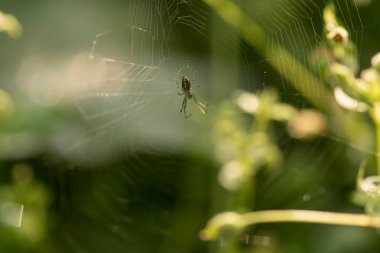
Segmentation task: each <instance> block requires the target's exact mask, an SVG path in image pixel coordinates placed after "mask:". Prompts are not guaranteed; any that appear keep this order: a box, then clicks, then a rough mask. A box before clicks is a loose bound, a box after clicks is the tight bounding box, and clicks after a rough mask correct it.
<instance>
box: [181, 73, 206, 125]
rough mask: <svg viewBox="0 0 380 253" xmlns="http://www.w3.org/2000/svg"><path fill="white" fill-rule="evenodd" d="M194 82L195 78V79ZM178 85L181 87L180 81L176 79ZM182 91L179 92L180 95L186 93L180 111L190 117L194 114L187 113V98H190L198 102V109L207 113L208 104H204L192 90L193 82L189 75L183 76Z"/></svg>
mask: <svg viewBox="0 0 380 253" xmlns="http://www.w3.org/2000/svg"><path fill="white" fill-rule="evenodd" d="M193 82H194V79H193ZM176 83H177V87H178V89H179V84H178V81H177V80H176ZM181 84H182V88H181V89H182V92H178V95H184V98H183V102H182V107H181V110H180V111H179V112H182V111H183V113H184V114H185V118H189V117H190V116H191V115H192V114H191V113H190V114H187V113H186V105H187V100H188V99H194V101H195V103H196V104H197V107H198V109H199V110H200V111H201V112H202V113H203V114H206V113H207V106H208V104H206V105H204V104H203V103H201V102H199V101H198V100H197V98H196V97H195V95H194V94H193V93H192V92H191V82H190V79H189V78H188V77H187V76H182V82H181Z"/></svg>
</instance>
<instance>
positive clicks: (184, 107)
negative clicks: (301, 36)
mask: <svg viewBox="0 0 380 253" xmlns="http://www.w3.org/2000/svg"><path fill="white" fill-rule="evenodd" d="M186 106H187V96H185V97H184V98H183V102H182V108H181V110H180V112H182V111H183V113H184V114H185V118H188V117H190V116H191V115H192V114H191V113H190V114H187V113H186Z"/></svg>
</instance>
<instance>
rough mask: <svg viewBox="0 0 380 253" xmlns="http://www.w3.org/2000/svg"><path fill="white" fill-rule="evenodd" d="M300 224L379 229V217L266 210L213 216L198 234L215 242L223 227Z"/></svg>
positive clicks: (308, 211) (240, 227)
mask: <svg viewBox="0 0 380 253" xmlns="http://www.w3.org/2000/svg"><path fill="white" fill-rule="evenodd" d="M278 222H301V223H318V224H330V225H343V226H356V227H368V228H379V227H380V217H379V216H371V215H367V214H355V213H337V212H324V211H310V210H294V209H293V210H268V211H257V212H249V213H246V214H238V213H234V212H226V213H221V214H218V215H216V216H214V217H213V218H212V219H211V220H210V221H209V223H208V224H207V226H206V228H205V229H203V230H202V231H201V233H200V237H201V239H203V240H215V239H217V238H218V237H219V236H220V231H221V229H222V228H223V227H225V226H228V227H230V228H232V227H235V228H236V231H240V230H241V229H243V228H245V227H247V226H251V225H254V224H258V223H278Z"/></svg>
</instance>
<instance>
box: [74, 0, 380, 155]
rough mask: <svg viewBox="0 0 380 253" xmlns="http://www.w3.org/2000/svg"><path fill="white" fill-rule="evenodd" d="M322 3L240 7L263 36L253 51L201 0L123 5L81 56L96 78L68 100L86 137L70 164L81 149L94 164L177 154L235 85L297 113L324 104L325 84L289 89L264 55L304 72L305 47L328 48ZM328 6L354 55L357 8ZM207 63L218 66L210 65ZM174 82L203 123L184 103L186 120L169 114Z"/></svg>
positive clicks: (359, 41) (351, 143) (174, 107)
mask: <svg viewBox="0 0 380 253" xmlns="http://www.w3.org/2000/svg"><path fill="white" fill-rule="evenodd" d="M327 2H328V1H327V0H320V1H315V0H285V1H275V0H271V1H249V2H247V3H244V4H242V5H241V6H240V7H241V8H242V9H244V11H245V13H246V14H247V15H248V16H250V17H253V19H254V20H255V22H257V23H259V24H260V25H261V26H262V27H264V28H265V30H266V32H267V33H268V37H269V43H268V44H267V48H266V52H258V51H257V50H256V49H254V48H252V47H251V46H249V45H247V44H246V43H245V42H244V41H243V40H242V39H240V38H239V36H238V35H237V34H236V32H235V31H234V30H233V29H231V28H229V27H228V25H226V24H225V23H224V22H223V21H222V20H220V19H219V18H218V17H217V15H216V14H215V13H213V11H212V10H211V9H210V8H209V7H208V6H207V5H206V4H204V3H203V2H202V1H191V0H188V1H185V0H181V1H176V0H165V1H153V0H145V1H130V3H129V8H128V9H126V15H125V16H126V20H122V21H120V23H121V26H119V27H116V28H111V29H109V30H106V31H105V32H101V33H99V34H97V35H96V36H95V39H94V41H93V46H92V48H91V53H90V56H91V59H92V60H93V63H94V65H95V66H94V68H95V69H96V75H94V76H93V78H91V80H89V81H88V82H87V84H86V90H85V91H84V92H83V94H82V96H81V97H80V99H78V101H77V107H78V110H79V111H80V113H81V115H82V116H83V118H84V119H85V121H86V122H87V123H88V124H89V125H90V126H91V130H90V131H89V132H88V133H87V134H86V135H85V136H84V137H83V138H81V139H80V140H79V141H78V143H77V145H76V147H80V150H81V151H80V152H78V155H77V158H78V159H79V157H83V152H85V153H87V154H91V155H90V156H91V157H96V158H97V159H100V160H102V159H106V158H107V157H109V156H112V155H114V153H115V152H118V151H120V150H123V152H125V151H126V150H130V151H136V150H139V149H140V150H148V149H158V150H161V151H164V152H172V151H175V150H177V149H180V148H183V147H184V146H185V145H186V140H187V139H188V138H190V137H191V134H190V133H189V132H190V131H187V130H188V129H190V128H191V127H193V126H194V124H195V123H199V122H200V121H207V120H208V119H209V118H210V117H212V114H213V111H215V110H216V109H217V108H213V107H212V105H213V103H212V102H213V101H217V100H218V96H219V97H222V98H229V97H230V95H231V92H232V91H233V90H234V89H236V88H237V87H242V88H245V89H248V90H251V91H254V92H259V91H260V90H262V89H264V88H267V87H275V89H276V90H278V91H279V93H280V95H281V98H282V99H283V100H284V101H285V102H289V103H291V104H293V105H295V106H296V107H298V108H307V107H310V103H309V100H317V101H319V102H320V103H321V104H323V103H325V102H327V101H329V100H331V97H329V96H325V93H324V92H323V91H324V90H325V89H326V88H328V87H327V86H325V87H318V86H309V85H308V84H309V83H310V75H309V74H308V75H306V74H304V73H300V76H299V78H300V79H301V80H302V83H303V84H302V86H303V87H302V88H303V92H302V93H301V92H300V91H297V89H296V88H294V86H293V85H292V84H291V83H290V82H289V81H288V80H287V78H286V76H287V69H288V66H286V64H287V63H288V61H286V60H289V59H287V58H288V55H286V54H280V55H276V56H274V57H276V58H277V59H276V60H277V61H278V62H280V63H281V62H282V66H281V64H280V66H281V67H280V68H279V71H276V70H274V69H273V67H272V66H271V65H270V64H269V62H270V61H272V58H268V57H266V56H267V55H270V52H271V51H272V50H274V48H275V47H278V46H280V47H283V48H285V49H286V50H287V52H289V54H290V55H291V56H292V57H293V59H291V61H293V63H294V64H296V63H297V62H298V63H300V64H302V65H304V66H307V68H308V69H309V70H310V73H312V69H311V67H309V66H312V65H315V59H313V58H312V57H310V56H311V55H312V53H313V50H316V49H318V50H322V51H324V52H327V51H328V47H327V45H326V44H325V42H324V40H323V39H322V37H321V34H322V29H323V17H322V11H323V7H324V6H325V5H326V4H327ZM334 4H335V7H336V12H337V15H338V16H339V18H340V19H341V20H342V21H343V22H344V25H345V26H346V27H347V28H348V29H349V32H350V36H351V38H353V40H354V42H355V43H356V46H357V48H358V55H360V49H361V48H362V47H363V34H364V30H365V24H364V23H363V21H362V19H361V16H360V12H359V9H358V6H357V5H356V3H355V2H354V1H350V0H343V1H334ZM215 55H216V56H215ZM218 57H219V58H218ZM212 59H214V62H212ZM215 59H220V61H219V62H217V63H216V64H215ZM182 75H187V76H189V77H190V79H192V85H193V91H194V92H195V94H197V96H198V99H199V100H201V101H204V102H210V107H209V114H208V115H206V117H205V116H204V115H201V113H198V112H197V108H196V106H195V105H194V104H192V101H189V103H188V111H189V112H190V113H192V114H193V116H192V118H190V120H185V119H184V116H183V115H181V114H180V113H179V110H180V108H181V103H182V99H183V97H179V96H178V91H179V90H178V88H177V84H176V82H178V81H179V80H180V77H181V76H182ZM209 100H213V101H209ZM324 137H326V138H328V139H329V140H332V141H334V142H338V143H341V144H342V145H344V146H347V147H350V148H352V149H353V150H356V151H360V152H362V153H365V154H367V155H368V154H369V155H373V156H377V155H378V154H377V153H376V152H374V151H372V147H368V146H366V145H367V144H363V143H356V142H355V140H351V139H349V138H347V137H343V136H340V135H338V134H335V133H333V132H332V133H328V134H326V135H324ZM83 150H85V151H83ZM88 152H90V153H88Z"/></svg>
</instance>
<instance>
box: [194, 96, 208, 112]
mask: <svg viewBox="0 0 380 253" xmlns="http://www.w3.org/2000/svg"><path fill="white" fill-rule="evenodd" d="M193 99H194V102H195V103H196V104H197V107H198V109H199V110H200V111H201V112H202V113H203V114H206V113H207V106H208V104H206V105H204V104H203V103H201V102H199V101H198V99H197V98H196V97H195V96H194V94H193Z"/></svg>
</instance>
